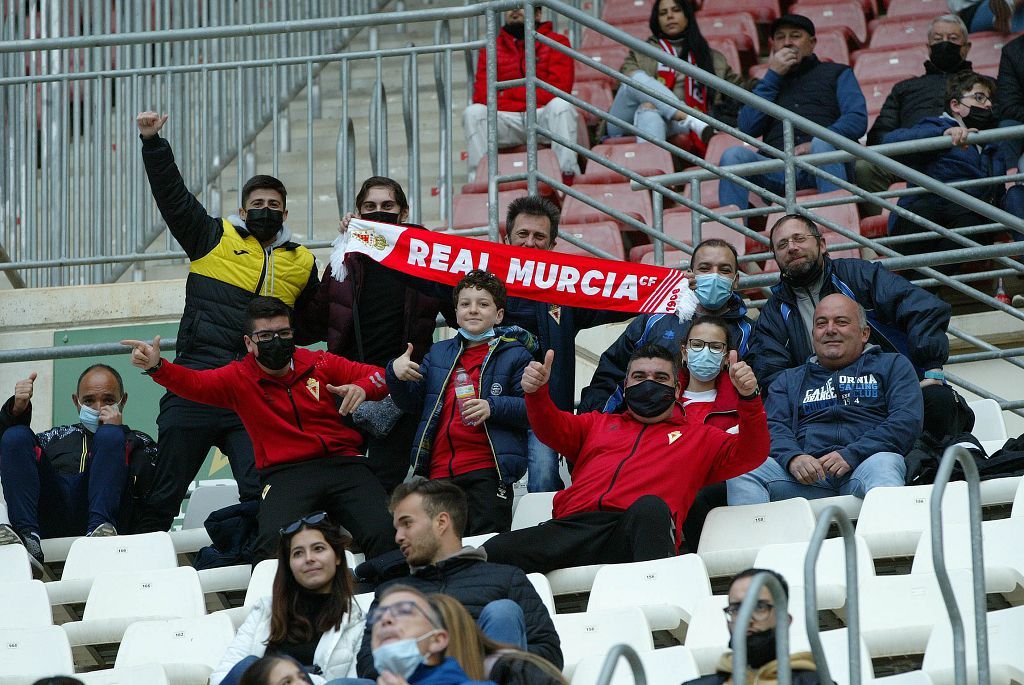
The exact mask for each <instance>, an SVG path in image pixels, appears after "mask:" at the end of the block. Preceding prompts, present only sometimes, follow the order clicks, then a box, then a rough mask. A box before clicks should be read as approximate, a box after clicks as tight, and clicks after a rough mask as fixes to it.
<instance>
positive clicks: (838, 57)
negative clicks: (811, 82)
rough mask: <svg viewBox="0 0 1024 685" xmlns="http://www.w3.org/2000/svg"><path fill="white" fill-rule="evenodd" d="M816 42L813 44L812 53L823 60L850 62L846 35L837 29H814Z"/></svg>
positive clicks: (839, 62) (841, 62)
mask: <svg viewBox="0 0 1024 685" xmlns="http://www.w3.org/2000/svg"><path fill="white" fill-rule="evenodd" d="M815 37H816V38H817V39H818V42H817V43H816V44H815V46H814V54H815V55H817V56H818V59H820V60H821V61H823V62H835V63H836V64H850V63H851V62H850V46H849V44H848V43H847V41H846V35H845V34H844V33H843V32H842V31H839V30H835V29H829V30H827V31H816V32H815Z"/></svg>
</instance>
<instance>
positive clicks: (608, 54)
mask: <svg viewBox="0 0 1024 685" xmlns="http://www.w3.org/2000/svg"><path fill="white" fill-rule="evenodd" d="M580 52H581V53H583V54H584V55H586V56H587V57H589V58H591V59H592V60H594V61H595V62H600V63H601V64H603V65H605V66H607V67H609V68H611V69H614V70H615V71H619V70H620V69H622V63H623V62H624V61H625V60H626V55H628V54H629V48H627V47H626V46H625V45H622V44H620V43H616V44H615V45H605V46H603V47H598V48H585V49H581V50H580ZM576 81H577V82H583V81H603V82H605V83H607V84H609V85H612V86H613V87H614V85H616V84H617V83H618V81H617V80H616V79H614V78H612V77H611V76H607V75H605V74H603V73H601V72H600V71H598V70H597V69H592V68H591V67H589V66H587V65H585V64H583V63H582V62H576Z"/></svg>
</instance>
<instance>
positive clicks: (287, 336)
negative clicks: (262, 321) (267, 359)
mask: <svg viewBox="0 0 1024 685" xmlns="http://www.w3.org/2000/svg"><path fill="white" fill-rule="evenodd" d="M249 337H250V338H252V339H253V340H255V341H256V342H270V341H271V340H273V339H274V338H280V339H281V340H291V339H292V338H294V337H295V331H294V330H293V329H291V328H282V329H281V330H279V331H253V334H252V335H250V336H249Z"/></svg>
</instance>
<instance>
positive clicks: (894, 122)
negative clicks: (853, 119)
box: [868, 60, 1002, 145]
mask: <svg viewBox="0 0 1024 685" xmlns="http://www.w3.org/2000/svg"><path fill="white" fill-rule="evenodd" d="M961 71H972V66H971V63H970V61H967V60H964V61H963V62H961V63H960V66H959V67H957V68H956V70H955V71H953V72H945V71H942V70H941V69H939V68H938V67H937V66H935V65H934V64H932V63H931V62H930V61H927V62H925V63H924V74H922V75H921V76H914V77H912V78H908V79H904V80H903V81H900V82H899V83H897V84H896V85H894V86H893V87H892V91H890V92H889V95H888V96H887V97H886V98H885V102H884V103H882V111H881V112H879V113H878V118H877V119H875V123H874V124H872V125H871V130H869V131H868V145H878V144H879V143H881V142H882V139H883V138H884V137H885V134H887V133H889V132H890V131H895V130H896V129H898V128H906V127H909V126H913V125H914V124H916V123H917V122H919V121H921V120H922V119H924V118H926V117H937V116H939V115H940V114H942V112H943V110H945V109H946V82H947V81H949V79H950V77H952V76H954V75H956V74H958V73H960V72H961ZM1001 91H1002V89H1000V99H1002V92H1001Z"/></svg>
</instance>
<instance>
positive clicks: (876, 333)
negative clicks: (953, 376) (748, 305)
mask: <svg viewBox="0 0 1024 685" xmlns="http://www.w3.org/2000/svg"><path fill="white" fill-rule="evenodd" d="M823 259H824V260H825V266H824V271H825V279H824V282H823V283H822V286H821V291H820V292H819V299H820V298H823V297H825V296H826V295H832V294H833V293H843V294H844V295H846V296H848V297H850V298H852V299H854V300H856V301H857V302H859V303H860V305H861V306H862V307H864V309H865V311H866V312H867V315H868V325H869V326H870V327H871V338H870V340H869V342H871V343H873V344H875V345H878V346H879V347H881V348H882V350H883V351H884V352H899V353H900V354H903V355H905V356H906V357H908V358H909V359H910V361H911V362H912V363H913V365H914V368H915V369H917V374H918V377H919V378H923V377H924V372H925V371H927V370H928V369H937V368H940V367H941V366H942V365H943V364H945V363H946V359H947V358H948V357H949V340H948V339H947V338H946V328H947V327H948V326H949V315H950V312H951V309H950V306H949V305H948V304H946V303H945V302H943V301H942V300H940V299H939V298H937V297H936V296H935V295H932V294H931V293H929V292H928V291H927V290H923V289H921V288H918V287H917V286H916V285H912V284H911V283H910V281H908V280H907V279H905V278H903V277H902V276H897V275H896V274H894V273H892V272H891V271H889V270H888V269H886V268H885V267H884V266H881V265H879V264H876V263H874V262H868V261H865V260H863V259H832V258H830V257H829V256H828V255H824V256H823ZM813 354H814V348H813V346H812V344H811V336H810V335H808V333H807V328H806V326H805V325H804V323H803V322H802V321H801V320H800V312H799V310H798V309H797V303H796V293H795V292H794V291H793V287H792V286H791V285H789V284H788V283H786V282H785V281H781V282H780V283H778V284H777V285H775V286H772V294H771V297H769V298H768V301H767V302H765V304H764V306H763V307H761V316H760V317H758V319H757V324H756V325H755V326H754V335H753V338H752V340H751V343H750V355H749V357H748V359H747V362H748V363H749V364H750V366H751V367H752V368H753V369H754V373H755V374H756V375H757V380H758V381H759V382H760V383H761V387H762V388H766V387H768V386H770V385H771V384H772V382H773V381H774V380H775V377H776V376H778V375H779V373H780V372H782V371H783V370H785V369H791V368H793V367H796V366H800V365H802V364H803V363H804V362H806V361H807V360H808V359H810V357H811V355H813Z"/></svg>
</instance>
